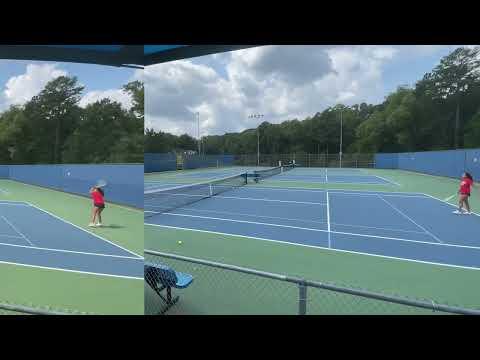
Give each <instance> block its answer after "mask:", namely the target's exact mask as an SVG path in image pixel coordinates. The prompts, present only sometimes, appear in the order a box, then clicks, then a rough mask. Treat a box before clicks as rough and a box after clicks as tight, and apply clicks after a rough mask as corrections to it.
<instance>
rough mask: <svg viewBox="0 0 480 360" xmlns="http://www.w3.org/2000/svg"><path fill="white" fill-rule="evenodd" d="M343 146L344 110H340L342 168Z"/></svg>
mask: <svg viewBox="0 0 480 360" xmlns="http://www.w3.org/2000/svg"><path fill="white" fill-rule="evenodd" d="M342 146H343V108H342V109H340V153H339V155H340V167H342Z"/></svg>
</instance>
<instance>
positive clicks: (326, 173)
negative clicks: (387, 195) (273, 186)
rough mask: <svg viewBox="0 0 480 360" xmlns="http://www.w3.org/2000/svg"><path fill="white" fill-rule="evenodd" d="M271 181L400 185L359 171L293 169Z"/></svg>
mask: <svg viewBox="0 0 480 360" xmlns="http://www.w3.org/2000/svg"><path fill="white" fill-rule="evenodd" d="M272 180H275V181H285V182H309V183H319V184H355V185H361V184H364V185H393V186H400V184H398V183H396V182H393V181H391V180H388V179H386V178H384V177H382V176H379V175H371V174H368V173H366V172H363V171H362V170H360V169H333V170H329V169H310V168H295V169H293V170H291V171H285V172H283V173H282V174H279V175H275V176H274V177H273V178H272Z"/></svg>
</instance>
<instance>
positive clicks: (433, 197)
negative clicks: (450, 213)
mask: <svg viewBox="0 0 480 360" xmlns="http://www.w3.org/2000/svg"><path fill="white" fill-rule="evenodd" d="M425 196H427V197H429V198H432V199H434V200H438V201H440V202H442V203H444V204H447V205H449V206H452V207H454V208H457V205H454V204H450V203H449V202H446V201H445V200H442V199H439V198H436V197H435V196H432V195H428V194H425ZM472 214H473V215H475V216H480V214H477V213H474V212H472ZM462 216H466V215H462Z"/></svg>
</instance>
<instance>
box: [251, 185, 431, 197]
mask: <svg viewBox="0 0 480 360" xmlns="http://www.w3.org/2000/svg"><path fill="white" fill-rule="evenodd" d="M248 188H249V189H265V190H272V191H288V192H311V193H322V192H326V190H325V189H322V188H308V187H297V186H295V187H289V188H285V187H282V186H272V185H269V186H256V185H251V186H249V187H248ZM328 191H330V192H331V193H334V194H337V193H342V192H343V193H345V194H363V193H367V195H368V194H373V195H375V194H382V195H384V194H386V195H388V196H393V195H398V196H404V197H408V196H412V195H417V196H425V194H424V193H412V192H395V191H387V192H385V191H373V190H345V189H338V188H329V189H328Z"/></svg>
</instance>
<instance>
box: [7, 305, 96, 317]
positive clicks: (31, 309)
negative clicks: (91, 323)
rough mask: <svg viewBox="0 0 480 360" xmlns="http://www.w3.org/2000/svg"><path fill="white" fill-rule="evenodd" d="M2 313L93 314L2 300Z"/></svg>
mask: <svg viewBox="0 0 480 360" xmlns="http://www.w3.org/2000/svg"><path fill="white" fill-rule="evenodd" d="M0 315H92V314H89V313H85V312H80V311H72V310H60V309H54V308H49V307H37V306H33V305H19V304H13V303H8V302H0Z"/></svg>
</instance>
